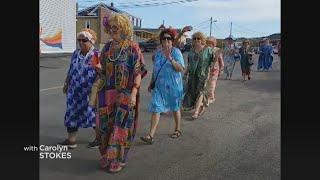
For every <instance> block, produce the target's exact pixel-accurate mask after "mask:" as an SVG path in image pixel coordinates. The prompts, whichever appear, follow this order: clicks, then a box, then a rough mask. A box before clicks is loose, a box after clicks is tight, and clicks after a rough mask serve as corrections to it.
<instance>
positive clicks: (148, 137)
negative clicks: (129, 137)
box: [140, 134, 154, 144]
mask: <svg viewBox="0 0 320 180" xmlns="http://www.w3.org/2000/svg"><path fill="white" fill-rule="evenodd" d="M140 139H141V140H142V141H143V142H146V143H148V144H153V142H154V139H153V137H152V136H151V135H150V134H148V135H146V136H143V137H140Z"/></svg>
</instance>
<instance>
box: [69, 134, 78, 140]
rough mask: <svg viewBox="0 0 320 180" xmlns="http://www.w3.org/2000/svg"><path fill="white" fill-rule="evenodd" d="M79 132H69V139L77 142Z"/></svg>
mask: <svg viewBox="0 0 320 180" xmlns="http://www.w3.org/2000/svg"><path fill="white" fill-rule="evenodd" d="M76 138H77V132H72V133H68V140H69V141H70V142H76Z"/></svg>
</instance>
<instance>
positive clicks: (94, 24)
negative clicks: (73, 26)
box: [77, 2, 142, 49]
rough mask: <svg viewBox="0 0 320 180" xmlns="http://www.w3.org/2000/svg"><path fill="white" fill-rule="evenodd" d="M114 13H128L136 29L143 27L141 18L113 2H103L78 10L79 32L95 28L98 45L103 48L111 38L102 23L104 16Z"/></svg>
mask: <svg viewBox="0 0 320 180" xmlns="http://www.w3.org/2000/svg"><path fill="white" fill-rule="evenodd" d="M113 13H119V14H124V15H127V16H128V17H129V19H130V20H131V22H132V26H133V28H134V29H135V28H141V22H142V19H141V18H139V17H136V16H133V15H131V14H129V13H127V12H124V11H121V10H119V9H117V8H115V7H114V6H113V3H111V4H110V6H108V5H106V4H105V3H102V2H101V3H98V4H95V5H93V6H90V7H87V8H85V9H82V10H80V11H78V13H77V32H80V31H81V30H82V29H83V28H90V29H92V30H94V31H95V32H96V33H97V41H96V47H98V48H100V49H101V48H102V47H103V45H104V44H105V43H106V42H107V41H108V40H109V39H110V38H109V37H108V35H107V34H106V33H105V31H104V26H103V24H102V22H103V17H104V16H108V15H110V14H113Z"/></svg>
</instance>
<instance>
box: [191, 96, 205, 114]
mask: <svg viewBox="0 0 320 180" xmlns="http://www.w3.org/2000/svg"><path fill="white" fill-rule="evenodd" d="M202 100H203V95H200V97H199V98H198V101H197V103H196V107H195V112H194V115H193V116H192V117H193V118H195V119H197V118H198V116H199V111H200V108H201V106H203V104H202Z"/></svg>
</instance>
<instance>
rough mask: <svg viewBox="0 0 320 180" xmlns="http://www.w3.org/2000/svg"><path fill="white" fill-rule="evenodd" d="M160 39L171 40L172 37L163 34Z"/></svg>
mask: <svg viewBox="0 0 320 180" xmlns="http://www.w3.org/2000/svg"><path fill="white" fill-rule="evenodd" d="M162 40H172V38H171V37H167V36H164V37H163V38H162Z"/></svg>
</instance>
